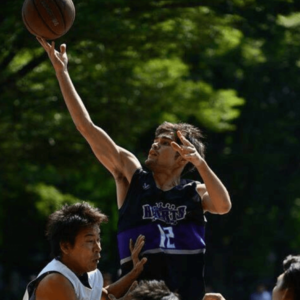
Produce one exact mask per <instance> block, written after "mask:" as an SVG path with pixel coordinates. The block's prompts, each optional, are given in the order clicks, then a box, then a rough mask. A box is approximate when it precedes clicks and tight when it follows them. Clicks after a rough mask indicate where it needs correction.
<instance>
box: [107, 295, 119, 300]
mask: <svg viewBox="0 0 300 300" xmlns="http://www.w3.org/2000/svg"><path fill="white" fill-rule="evenodd" d="M108 298H109V299H110V300H117V298H116V297H115V296H114V295H113V294H108Z"/></svg>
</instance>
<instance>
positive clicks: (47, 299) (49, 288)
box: [36, 273, 77, 300]
mask: <svg viewBox="0 0 300 300" xmlns="http://www.w3.org/2000/svg"><path fill="white" fill-rule="evenodd" d="M51 299H55V300H65V299H68V300H77V298H76V294H75V291H74V288H73V286H72V284H71V282H70V281H69V280H68V279H67V278H66V277H65V276H63V275H62V274H60V273H50V274H48V275H47V276H45V277H44V278H43V279H42V280H41V281H40V282H39V284H38V286H37V289H36V300H51Z"/></svg>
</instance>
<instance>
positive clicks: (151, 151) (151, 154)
mask: <svg viewBox="0 0 300 300" xmlns="http://www.w3.org/2000/svg"><path fill="white" fill-rule="evenodd" d="M148 156H157V152H156V151H155V150H153V149H151V150H150V151H149V154H148Z"/></svg>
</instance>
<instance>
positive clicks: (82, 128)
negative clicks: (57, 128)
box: [75, 121, 94, 136]
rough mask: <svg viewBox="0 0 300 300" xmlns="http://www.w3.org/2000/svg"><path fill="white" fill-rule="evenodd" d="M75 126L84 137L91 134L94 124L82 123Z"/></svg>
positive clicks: (89, 122)
mask: <svg viewBox="0 0 300 300" xmlns="http://www.w3.org/2000/svg"><path fill="white" fill-rule="evenodd" d="M75 126H76V129H77V130H78V131H79V132H80V133H81V134H82V135H83V136H86V135H87V134H88V133H89V132H91V128H92V127H93V126H94V124H93V123H92V122H91V121H81V122H78V123H75Z"/></svg>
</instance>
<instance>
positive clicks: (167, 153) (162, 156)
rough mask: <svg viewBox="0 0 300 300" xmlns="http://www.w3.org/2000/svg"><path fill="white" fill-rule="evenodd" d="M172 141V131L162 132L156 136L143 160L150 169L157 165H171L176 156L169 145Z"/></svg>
mask: <svg viewBox="0 0 300 300" xmlns="http://www.w3.org/2000/svg"><path fill="white" fill-rule="evenodd" d="M173 141H174V134H173V133H164V134H161V135H159V136H158V137H156V138H155V139H154V141H153V144H152V146H151V148H150V151H149V154H148V158H147V160H146V161H145V164H146V166H147V167H149V168H150V169H151V170H153V169H154V168H157V167H164V168H169V167H172V166H173V165H174V163H175V161H176V157H177V155H176V151H175V150H174V149H173V148H172V146H171V143H172V142H173Z"/></svg>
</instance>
